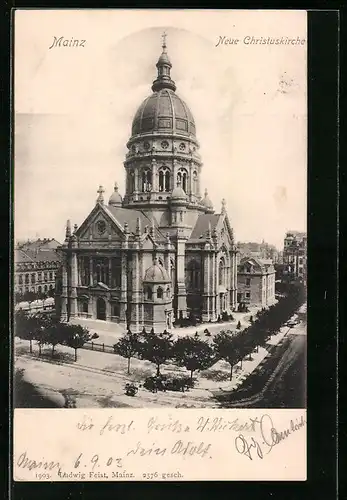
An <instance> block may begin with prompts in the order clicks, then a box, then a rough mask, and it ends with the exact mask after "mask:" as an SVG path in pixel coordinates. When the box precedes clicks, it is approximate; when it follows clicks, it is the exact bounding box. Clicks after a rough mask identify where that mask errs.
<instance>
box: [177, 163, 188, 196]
mask: <svg viewBox="0 0 347 500" xmlns="http://www.w3.org/2000/svg"><path fill="white" fill-rule="evenodd" d="M177 184H180V185H181V187H182V189H183V191H184V192H185V193H186V192H187V187H188V173H187V171H186V170H185V169H184V168H181V169H180V170H179V171H178V172H177Z"/></svg>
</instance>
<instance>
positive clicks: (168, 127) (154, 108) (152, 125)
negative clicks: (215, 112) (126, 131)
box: [132, 88, 195, 136]
mask: <svg viewBox="0 0 347 500" xmlns="http://www.w3.org/2000/svg"><path fill="white" fill-rule="evenodd" d="M154 131H160V132H170V133H172V132H176V133H178V134H184V135H194V136H195V122H194V118H193V115H192V113H191V111H190V109H189V108H188V106H187V105H186V103H185V102H184V101H183V100H182V99H181V98H180V97H179V96H178V95H177V94H175V92H174V91H173V90H172V89H169V88H163V89H160V90H158V91H157V92H153V94H152V95H150V96H149V97H147V99H145V100H144V101H143V103H142V104H141V105H140V107H139V109H138V110H137V112H136V114H135V117H134V120H133V124H132V135H137V134H143V133H150V132H154Z"/></svg>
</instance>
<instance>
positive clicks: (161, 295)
mask: <svg viewBox="0 0 347 500" xmlns="http://www.w3.org/2000/svg"><path fill="white" fill-rule="evenodd" d="M157 298H158V299H162V298H163V289H162V288H161V287H159V288H158V290H157Z"/></svg>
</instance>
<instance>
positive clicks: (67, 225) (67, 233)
mask: <svg viewBox="0 0 347 500" xmlns="http://www.w3.org/2000/svg"><path fill="white" fill-rule="evenodd" d="M70 236H71V221H70V219H68V220H67V221H66V231H65V239H68V238H70Z"/></svg>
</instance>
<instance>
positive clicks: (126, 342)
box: [113, 330, 139, 374]
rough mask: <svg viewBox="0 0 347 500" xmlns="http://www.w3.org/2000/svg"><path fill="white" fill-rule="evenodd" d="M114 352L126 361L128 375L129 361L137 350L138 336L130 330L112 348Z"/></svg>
mask: <svg viewBox="0 0 347 500" xmlns="http://www.w3.org/2000/svg"><path fill="white" fill-rule="evenodd" d="M113 349H114V352H115V353H116V354H119V356H122V357H123V358H126V359H127V360H128V374H129V373H130V360H131V358H132V357H134V356H135V354H137V352H138V350H139V336H138V335H137V334H136V333H131V332H130V330H129V331H128V333H127V334H126V335H124V337H122V338H120V339H119V340H118V342H117V343H116V344H114V346H113Z"/></svg>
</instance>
